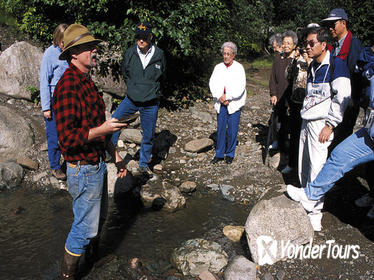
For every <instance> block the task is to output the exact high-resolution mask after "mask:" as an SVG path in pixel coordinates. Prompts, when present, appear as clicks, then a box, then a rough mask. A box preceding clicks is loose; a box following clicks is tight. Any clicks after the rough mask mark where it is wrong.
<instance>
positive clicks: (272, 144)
mask: <svg viewBox="0 0 374 280" xmlns="http://www.w3.org/2000/svg"><path fill="white" fill-rule="evenodd" d="M269 149H271V150H276V149H278V141H277V140H275V141H274V142H273V143H271V145H270V146H269Z"/></svg>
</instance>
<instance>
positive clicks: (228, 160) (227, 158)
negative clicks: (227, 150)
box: [225, 157, 234, 164]
mask: <svg viewBox="0 0 374 280" xmlns="http://www.w3.org/2000/svg"><path fill="white" fill-rule="evenodd" d="M233 160H234V158H233V157H226V158H225V161H226V163H227V164H231V163H232V161H233Z"/></svg>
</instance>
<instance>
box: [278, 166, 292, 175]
mask: <svg viewBox="0 0 374 280" xmlns="http://www.w3.org/2000/svg"><path fill="white" fill-rule="evenodd" d="M292 170H293V168H292V167H290V166H289V165H288V164H287V166H286V167H285V168H283V169H282V170H281V173H282V174H288V173H291V172H292Z"/></svg>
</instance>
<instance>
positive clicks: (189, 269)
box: [171, 238, 228, 277]
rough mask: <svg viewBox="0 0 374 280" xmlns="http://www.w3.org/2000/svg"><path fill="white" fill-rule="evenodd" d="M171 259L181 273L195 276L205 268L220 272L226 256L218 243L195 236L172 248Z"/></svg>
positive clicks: (224, 264) (225, 263) (205, 269)
mask: <svg viewBox="0 0 374 280" xmlns="http://www.w3.org/2000/svg"><path fill="white" fill-rule="evenodd" d="M171 260H172V263H173V264H174V265H175V266H176V267H177V268H178V270H179V271H181V272H182V273H183V275H189V276H193V277H196V276H198V275H200V274H201V273H202V272H204V271H207V270H209V271H211V272H213V273H218V272H220V271H221V270H222V269H223V268H224V267H225V266H226V265H227V262H228V256H227V254H226V252H225V251H224V250H223V249H222V248H221V245H219V244H218V243H216V242H213V241H208V240H205V239H201V238H197V239H190V240H187V241H185V242H183V244H182V245H181V247H179V248H176V249H174V251H173V253H172V256H171Z"/></svg>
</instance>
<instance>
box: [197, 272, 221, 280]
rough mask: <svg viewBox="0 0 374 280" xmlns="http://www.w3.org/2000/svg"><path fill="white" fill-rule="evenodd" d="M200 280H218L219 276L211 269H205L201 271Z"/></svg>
mask: <svg viewBox="0 0 374 280" xmlns="http://www.w3.org/2000/svg"><path fill="white" fill-rule="evenodd" d="M199 280H218V278H217V277H216V276H215V275H214V274H213V273H211V272H210V271H208V270H207V271H204V272H202V273H200V275H199Z"/></svg>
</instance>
